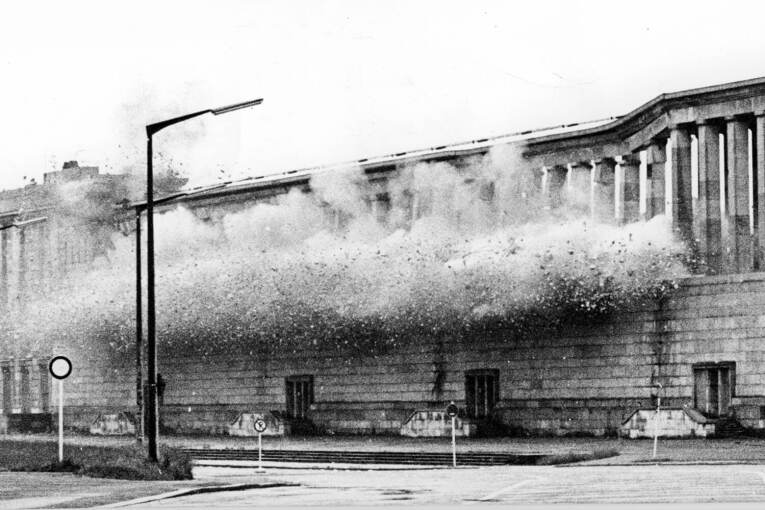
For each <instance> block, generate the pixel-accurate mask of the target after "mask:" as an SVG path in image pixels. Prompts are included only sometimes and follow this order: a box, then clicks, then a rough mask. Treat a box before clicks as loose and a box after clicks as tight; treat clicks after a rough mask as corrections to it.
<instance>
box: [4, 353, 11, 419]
mask: <svg viewBox="0 0 765 510" xmlns="http://www.w3.org/2000/svg"><path fill="white" fill-rule="evenodd" d="M2 372H3V413H5V414H10V413H11V410H12V409H13V373H12V372H11V367H9V366H7V365H6V366H4V367H3V368H2Z"/></svg>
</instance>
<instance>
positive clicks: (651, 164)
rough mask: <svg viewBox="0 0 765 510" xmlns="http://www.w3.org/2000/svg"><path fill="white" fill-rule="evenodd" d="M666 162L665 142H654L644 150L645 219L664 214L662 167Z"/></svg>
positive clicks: (664, 193) (664, 185)
mask: <svg viewBox="0 0 765 510" xmlns="http://www.w3.org/2000/svg"><path fill="white" fill-rule="evenodd" d="M666 162H667V149H666V140H654V142H653V143H652V144H651V145H649V146H648V149H647V150H646V164H647V178H648V183H647V184H648V189H647V190H646V191H647V192H648V193H647V195H648V201H647V204H646V219H647V220H650V219H651V218H653V217H654V216H659V215H660V214H664V212H665V200H666V183H665V181H664V165H665V163H666Z"/></svg>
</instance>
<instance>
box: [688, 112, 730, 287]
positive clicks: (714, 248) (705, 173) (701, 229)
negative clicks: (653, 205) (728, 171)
mask: <svg viewBox="0 0 765 510" xmlns="http://www.w3.org/2000/svg"><path fill="white" fill-rule="evenodd" d="M697 138H698V156H699V157H698V180H699V198H698V201H697V202H696V211H695V215H694V218H693V235H694V238H695V239H696V243H697V245H698V249H699V256H700V258H701V262H702V264H703V265H704V266H705V269H706V271H707V272H708V273H720V272H721V271H722V269H723V266H722V239H721V237H720V236H721V229H722V226H721V222H722V218H721V217H720V127H719V126H717V125H715V124H710V123H708V122H705V121H699V122H698V132H697Z"/></svg>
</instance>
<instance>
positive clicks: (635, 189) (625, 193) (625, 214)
mask: <svg viewBox="0 0 765 510" xmlns="http://www.w3.org/2000/svg"><path fill="white" fill-rule="evenodd" d="M618 172H619V189H618V190H617V192H616V220H617V222H619V223H620V224H624V223H632V222H635V221H638V219H640V155H639V154H630V155H628V156H622V161H621V163H619V168H618Z"/></svg>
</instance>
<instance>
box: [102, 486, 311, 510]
mask: <svg viewBox="0 0 765 510" xmlns="http://www.w3.org/2000/svg"><path fill="white" fill-rule="evenodd" d="M296 485H299V484H296V483H278V482H274V483H234V484H230V485H213V486H208V487H190V488H188V489H178V490H176V491H172V492H165V493H162V494H155V495H154V496H145V497H142V498H136V499H129V500H127V501H119V502H117V503H111V504H108V505H103V506H99V507H96V508H120V507H123V506H131V505H138V504H141V503H151V502H153V501H160V500H163V499H172V498H179V497H181V496H192V495H194V494H205V493H210V492H228V491H244V490H248V489H270V488H272V487H293V486H296Z"/></svg>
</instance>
